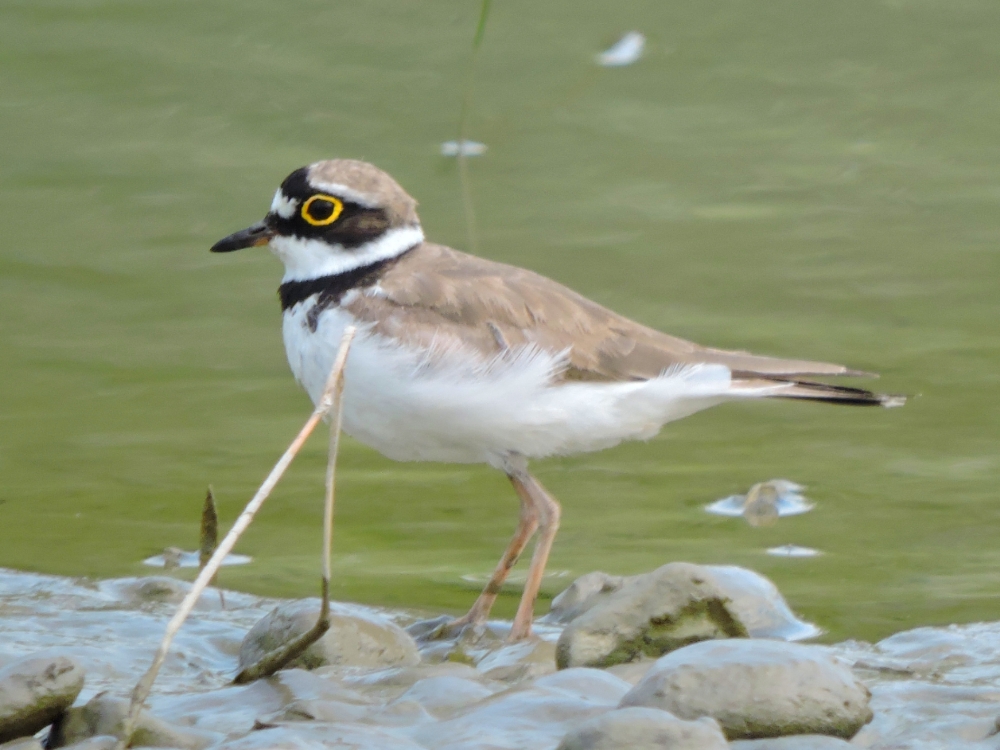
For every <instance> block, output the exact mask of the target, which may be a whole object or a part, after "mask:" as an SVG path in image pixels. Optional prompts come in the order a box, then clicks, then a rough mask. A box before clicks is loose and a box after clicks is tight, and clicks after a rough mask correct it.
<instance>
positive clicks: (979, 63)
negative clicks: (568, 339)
mask: <svg viewBox="0 0 1000 750" xmlns="http://www.w3.org/2000/svg"><path fill="white" fill-rule="evenodd" d="M478 12H479V3H478V2H472V1H469V2H464V3H411V2H402V1H400V0H396V1H390V0H385V1H384V2H369V3H346V2H319V1H312V2H306V1H301V2H283V3H273V2H261V1H260V0H239V2H237V1H236V0H228V1H225V2H223V1H220V2H211V3H206V2H197V1H196V0H188V1H186V2H185V1H181V0H161V1H160V2H156V3H148V2H139V1H138V0H133V1H131V2H126V1H124V0H106V1H98V0H65V1H64V2H50V1H48V0H22V1H21V2H17V1H15V0H7V1H6V2H4V3H3V4H2V5H0V227H2V238H3V241H2V246H0V566H9V567H15V568H22V569H31V570H38V571H44V572H55V573H62V574H80V575H83V574H86V575H97V576H116V575H128V574H135V573H138V572H140V571H143V570H148V568H143V567H142V566H141V565H140V564H139V562H138V561H140V560H141V559H142V558H144V557H146V556H148V555H150V554H153V553H156V552H158V551H160V550H161V549H162V548H163V547H165V546H168V545H178V546H183V547H187V548H189V549H190V548H193V547H194V546H195V545H196V543H197V522H198V513H199V510H200V505H201V499H202V496H203V493H204V489H205V487H206V485H208V484H209V483H212V484H213V485H214V487H215V490H216V493H217V496H218V498H219V500H220V509H221V513H222V515H223V517H224V520H225V521H227V522H228V521H230V520H231V519H232V518H233V517H235V514H236V513H237V511H238V509H239V508H240V507H242V504H243V503H244V502H245V501H246V500H247V499H248V498H249V497H250V495H251V494H252V493H253V491H254V490H255V489H256V486H257V484H258V483H259V482H260V480H261V479H262V478H263V476H264V475H265V474H266V473H267V471H268V470H269V469H270V466H271V465H272V464H273V462H274V461H275V460H276V458H277V457H278V455H279V454H280V453H281V451H282V450H283V449H284V447H285V446H286V444H287V442H288V441H289V439H290V438H291V437H292V436H293V435H294V433H295V432H296V431H297V430H298V428H299V426H300V425H301V423H302V422H303V421H304V419H305V417H306V415H307V413H308V411H309V404H308V401H307V399H306V397H305V396H304V394H303V393H301V392H300V391H299V390H298V389H297V387H296V386H295V384H294V382H293V380H292V377H291V375H290V374H289V372H288V369H287V365H286V363H285V361H284V351H283V347H282V344H281V338H280V316H279V308H278V305H277V301H276V298H275V289H276V287H277V283H278V280H279V276H280V266H279V264H278V263H277V261H276V260H275V259H274V258H273V257H271V256H270V254H269V253H267V252H266V251H262V250H259V251H255V252H254V251H247V252H243V253H238V254H235V255H229V256H221V257H220V256H212V255H210V254H209V253H208V252H207V248H208V247H209V246H210V245H211V244H212V242H214V241H215V240H216V239H218V238H220V237H222V236H223V235H225V234H228V233H229V232H231V231H233V230H235V229H238V228H241V227H243V226H245V225H247V224H249V223H251V222H252V221H255V220H256V219H258V218H260V217H261V216H262V215H263V213H264V211H265V210H266V208H267V206H268V204H269V202H270V196H271V193H272V191H273V190H274V188H275V187H276V185H277V184H278V183H279V182H280V180H281V179H282V178H283V177H284V176H285V175H286V174H287V173H288V172H290V171H291V170H292V169H294V168H296V167H298V166H300V165H302V164H306V163H308V162H311V161H314V160H317V159H320V158H325V157H331V156H345V157H357V158H364V159H368V160H370V161H373V162H375V163H377V164H379V165H380V166H382V167H383V168H385V169H387V170H388V171H390V172H391V173H392V174H393V175H395V176H396V177H397V178H398V179H399V181H400V182H401V183H402V184H403V185H404V186H405V187H406V188H407V189H408V190H409V191H410V192H411V193H413V194H414V195H415V196H416V197H417V198H418V199H419V200H420V202H421V208H420V211H421V216H422V218H423V222H424V226H425V229H426V231H427V234H428V235H429V237H431V238H432V239H434V240H437V241H439V242H443V243H447V244H452V245H454V246H456V247H459V248H464V247H466V244H467V243H466V231H465V225H464V220H463V215H462V210H461V198H460V193H459V190H458V179H457V174H456V167H455V163H454V161H452V160H447V159H445V158H443V157H440V156H438V155H437V149H438V145H439V143H440V142H441V141H444V140H448V139H451V138H453V137H454V136H455V129H456V120H457V116H458V108H459V102H460V94H461V86H462V82H463V81H464V80H465V69H466V65H467V61H468V56H469V49H470V44H471V38H472V34H473V32H474V29H475V24H476V20H477V17H478ZM632 28H636V29H639V30H641V31H643V32H644V33H645V34H646V35H647V36H648V39H649V43H648V48H647V54H646V56H645V57H644V58H643V59H642V60H641V61H640V62H639V63H638V64H636V65H634V66H631V67H627V68H621V69H600V68H598V67H597V66H595V65H594V64H593V55H594V53H596V52H597V51H599V50H600V49H602V48H604V47H606V46H607V45H609V44H610V43H611V42H613V41H614V40H615V39H616V38H617V37H618V35H619V34H621V33H622V32H624V31H628V30H630V29H632ZM998 35H1000V11H998V9H997V6H996V3H995V2H994V0H896V1H894V2H889V1H887V2H873V1H872V0H864V1H863V2H862V1H860V0H846V1H845V2H839V3H826V2H818V1H806V2H803V1H802V0H774V1H773V2H767V3H761V2H749V1H748V0H725V1H724V2H719V1H717V0H697V1H695V0H683V1H678V2H672V3H663V2H654V1H650V2H618V3H596V2H589V3H580V2H571V1H569V0H563V1H561V2H547V3H537V2H528V1H527V0H517V1H515V0H498V2H496V3H494V4H493V10H492V14H491V16H490V19H489V26H488V28H487V31H486V36H485V38H484V41H483V45H482V48H481V57H480V60H479V66H478V69H477V72H476V79H475V81H476V88H475V95H474V98H473V103H472V108H471V114H470V119H469V127H468V135H469V137H470V138H474V139H476V140H480V141H483V142H485V143H486V144H488V146H489V151H488V152H487V154H486V155H485V156H484V157H482V158H480V159H476V160H474V161H472V162H471V163H470V171H471V177H472V192H473V197H474V200H475V205H476V210H477V216H478V223H479V235H480V236H479V244H480V252H481V253H482V254H484V255H487V256H489V257H491V258H496V259H500V260H504V261H508V262H512V263H517V264H521V265H525V266H529V267H531V268H533V269H535V270H537V271H540V272H542V273H544V274H547V275H549V276H552V277H554V278H556V279H558V280H560V281H562V282H564V283H567V284H569V285H570V286H572V287H574V288H576V289H578V290H579V291H581V292H583V293H585V294H587V295H589V296H591V297H593V298H594V299H597V300H599V301H600V302H602V303H604V304H607V305H609V306H611V307H614V308H616V309H617V310H620V311H621V312H623V313H625V314H627V315H629V316H631V317H633V318H635V319H637V320H640V321H642V322H644V323H647V324H649V325H652V326H655V327H658V328H661V329H664V330H666V331H669V332H672V333H675V334H678V335H682V336H685V337H688V338H691V339H694V340H696V341H700V342H703V343H707V344H713V345H716V346H722V347H732V348H746V349H750V350H752V351H758V352H761V353H769V354H775V355H784V356H797V357H813V358H821V359H826V360H832V361H838V362H844V363H848V364H850V365H852V366H854V367H857V368H861V369H865V370H877V371H879V372H881V373H882V380H881V381H879V383H878V387H879V388H880V389H882V390H886V391H890V392H905V393H910V394H917V395H918V397H917V398H915V399H913V400H912V401H911V403H910V404H909V405H907V407H906V408H905V409H897V410H892V411H885V410H876V409H871V410H864V409H848V408H834V407H828V406H815V405H803V404H793V403H758V404H746V405H740V406H724V407H719V408H717V409H714V410H711V411H709V412H705V413H702V414H699V415H697V416H695V417H692V418H690V419H688V420H685V421H682V422H679V423H675V424H672V425H668V427H667V428H666V429H665V430H664V432H663V434H662V435H661V436H660V437H658V438H657V439H655V440H653V441H651V442H649V443H638V444H630V445H626V446H621V447H619V448H616V449H614V450H610V451H607V452H604V453H601V454H595V455H590V456H582V457H574V458H569V459H561V460H550V461H545V462H539V463H538V464H536V467H535V468H536V470H537V474H538V476H539V477H540V479H541V480H542V481H543V482H544V483H545V484H546V485H547V486H548V487H549V488H550V489H551V490H552V492H553V494H555V496H557V497H558V498H560V499H561V500H562V502H563V504H564V508H565V511H564V517H563V527H562V531H561V533H560V536H559V538H558V539H557V541H556V546H555V550H554V552H553V556H552V560H551V565H550V568H551V570H553V571H557V572H558V571H566V573H565V577H563V578H553V579H551V580H550V581H548V582H547V583H546V590H547V592H548V593H549V594H552V593H554V592H557V591H558V590H559V589H560V588H561V587H562V586H563V585H565V582H566V581H567V580H568V578H569V576H572V575H575V574H578V573H583V572H586V571H589V570H594V569H603V570H607V571H610V572H615V573H630V572H637V571H642V570H647V569H650V568H652V567H655V566H658V565H660V564H662V563H664V562H667V561H671V560H690V561H695V562H711V563H734V564H739V565H746V566H749V567H752V568H754V569H756V570H758V571H760V572H762V573H764V574H766V575H768V576H770V577H771V578H772V579H773V580H774V581H776V582H777V583H778V585H779V586H780V587H781V589H782V590H783V591H784V592H785V594H786V595H787V597H788V598H789V600H790V601H791V603H792V605H793V606H794V607H795V608H796V609H797V610H798V611H799V612H801V613H802V614H803V615H805V616H806V617H808V618H811V619H813V620H815V621H816V622H818V623H819V624H820V625H821V626H822V627H824V628H826V629H827V630H828V631H829V637H830V638H842V637H847V636H851V637H858V638H869V639H870V638H876V637H879V636H882V635H885V634H888V633H890V632H893V631H896V630H899V629H902V628H905V627H910V626H915V625H918V624H923V623H943V622H964V621H971V620H977V619H997V618H998V617H1000V575H998V574H1000V546H998V544H997V542H996V539H997V529H998V528H1000V503H998V498H997V494H998V488H1000V459H998V447H1000V434H998V427H997V413H996V412H997V385H998V380H1000V345H998V338H997V320H998V317H1000V316H998V313H1000V292H998V290H997V280H998V278H1000V273H998V272H1000V257H998V247H1000V207H998V203H1000V78H998V77H997V70H998V69H1000V47H998V45H997V44H996V39H997V37H998ZM324 452H325V446H324V443H323V440H322V439H321V438H319V439H315V440H314V441H313V442H312V443H310V445H309V446H308V448H307V450H306V451H305V453H304V454H303V455H302V457H301V458H300V460H299V461H298V462H297V463H296V464H295V465H294V466H293V468H292V470H291V471H290V473H289V475H288V476H287V477H286V479H285V480H284V482H283V483H282V484H281V485H280V486H279V488H278V490H277V491H276V492H275V494H274V496H273V497H272V499H271V501H270V503H269V504H268V505H267V506H266V507H265V509H264V511H263V512H262V513H261V515H260V517H259V519H258V521H257V522H256V524H255V526H254V527H253V528H252V530H251V531H250V532H249V533H248V534H247V536H246V538H245V540H244V541H242V542H241V543H240V545H239V547H238V551H240V552H244V553H247V554H251V555H253V556H254V557H255V558H256V562H255V563H254V564H253V565H250V566H246V567H243V568H229V569H226V570H225V571H223V573H222V576H221V581H222V583H223V585H226V586H229V587H235V588H241V589H246V590H251V591H256V592H261V593H267V594H281V595H304V594H313V593H315V592H316V591H317V589H318V556H319V548H320V539H319V528H318V524H319V520H320V517H321V508H320V502H321V496H322V475H323V469H324ZM772 477H787V478H789V479H793V480H795V481H798V482H800V483H802V484H805V485H808V487H809V491H808V493H807V494H808V495H809V497H810V498H812V499H814V500H815V501H816V502H817V509H816V510H815V511H814V512H812V513H810V514H807V515H804V516H799V517H795V518H789V519H783V520H782V521H781V522H780V523H779V524H778V525H777V526H776V527H773V528H769V529H755V528H751V527H749V526H747V525H746V524H744V523H743V522H742V521H741V520H739V519H725V518H719V517H715V516H710V515H708V514H706V513H705V512H704V511H703V510H702V506H703V505H704V504H705V503H707V502H710V501H712V500H715V499H717V498H719V497H722V496H725V495H728V494H731V493H733V492H741V491H745V489H746V488H747V487H748V486H749V485H751V484H752V483H754V482H757V481H760V480H764V479H768V478H772ZM339 481H340V483H339V489H338V491H339V499H338V508H337V529H336V542H335V544H336V553H337V558H336V563H335V579H336V580H335V582H334V593H335V595H336V596H338V597H342V598H350V599H355V600H359V601H364V602H375V603H381V604H390V605H420V606H423V607H426V608H428V609H432V610H434V609H438V610H448V611H454V612H459V611H461V610H462V609H463V608H465V607H467V606H468V605H469V604H470V603H471V601H472V599H473V598H474V596H475V590H474V589H475V586H474V584H472V583H469V582H467V581H464V580H463V579H462V576H463V575H470V574H471V575H479V574H484V573H486V572H487V571H489V570H491V569H492V566H493V564H494V563H495V561H496V558H497V557H498V556H499V554H500V552H501V550H502V548H503V546H504V544H505V543H506V540H507V538H508V537H509V534H510V532H511V531H512V530H513V526H514V519H515V514H516V502H515V499H514V495H513V492H512V491H511V489H510V488H509V486H508V485H507V483H506V480H505V479H504V478H503V477H502V476H500V475H498V474H497V473H495V472H493V471H492V470H490V469H488V468H483V467H469V466H450V465H433V464H396V463H392V462H390V461H388V460H386V459H384V458H382V457H381V456H379V455H377V454H376V453H374V452H373V451H371V450H369V449H367V448H365V447H363V446H361V445H359V444H357V443H354V442H352V441H347V442H346V444H345V445H344V446H343V450H342V460H341V465H340V480H339ZM787 543H794V544H798V545H804V546H809V547H816V548H818V549H821V550H823V551H824V552H825V554H824V555H823V556H822V557H819V558H815V559H799V560H789V559H780V558H773V557H768V556H766V555H764V554H763V550H764V549H765V548H767V547H771V546H776V545H780V544H787ZM516 597H517V592H516V591H511V592H509V595H508V596H505V597H502V598H501V600H500V602H499V603H498V607H497V610H496V611H497V612H498V613H499V614H510V613H512V611H513V609H514V607H515V605H516ZM546 606H547V604H546V602H545V601H541V602H540V603H539V611H543V610H544V609H545V608H546Z"/></svg>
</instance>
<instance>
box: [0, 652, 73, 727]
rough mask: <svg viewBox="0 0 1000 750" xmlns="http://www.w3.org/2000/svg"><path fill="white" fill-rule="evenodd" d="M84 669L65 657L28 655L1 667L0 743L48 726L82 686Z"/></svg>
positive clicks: (70, 702)
mask: <svg viewBox="0 0 1000 750" xmlns="http://www.w3.org/2000/svg"><path fill="white" fill-rule="evenodd" d="M83 681H84V670H83V667H82V666H80V664H79V663H77V662H76V661H74V660H73V659H69V658H67V657H65V656H53V657H45V656H38V657H28V658H25V659H19V660H17V661H14V662H12V663H9V664H7V665H6V666H5V667H4V668H3V669H0V743H2V742H8V741H10V740H15V739H17V738H19V737H30V736H31V735H33V734H34V733H35V732H37V731H38V730H40V729H43V728H45V727H47V726H48V725H49V724H51V723H52V722H53V721H55V719H56V717H58V716H59V715H60V714H61V713H62V712H63V711H65V710H66V709H67V708H69V707H70V706H71V705H73V701H75V700H76V697H77V696H78V695H79V694H80V691H81V690H82V689H83Z"/></svg>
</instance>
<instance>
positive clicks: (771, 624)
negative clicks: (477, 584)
mask: <svg viewBox="0 0 1000 750" xmlns="http://www.w3.org/2000/svg"><path fill="white" fill-rule="evenodd" d="M697 567H699V568H700V572H701V575H702V576H703V577H704V578H705V580H706V581H707V582H709V584H714V585H715V586H716V587H718V589H719V592H720V593H721V594H722V595H723V596H725V597H728V598H729V605H728V606H729V609H730V610H731V611H732V612H733V614H734V616H735V618H736V619H737V620H739V621H740V623H741V624H742V625H743V626H744V627H745V628H746V629H747V632H748V633H749V634H750V637H751V638H780V639H782V640H786V641H794V640H801V639H803V638H812V637H814V636H816V635H819V633H820V630H819V628H817V627H816V626H815V625H813V624H811V623H808V622H804V621H802V620H800V619H799V618H797V617H796V616H795V614H794V613H793V612H792V610H791V608H790V607H789V606H788V603H787V602H786V601H785V599H784V597H782V596H781V593H780V592H779V591H778V587H777V586H775V585H774V584H773V583H772V582H771V581H769V580H768V579H767V578H765V577H764V576H762V575H760V574H759V573H756V572H754V571H752V570H748V569H746V568H740V567H738V566H735V565H704V566H697ZM644 575H651V574H644ZM641 577H642V576H628V577H625V576H612V575H608V574H607V573H602V572H594V573H587V574H586V575H582V576H580V577H579V578H577V579H576V580H575V581H573V583H571V584H570V586H569V588H567V589H566V590H565V591H563V592H562V593H561V594H559V595H558V596H557V597H556V598H555V599H553V600H552V608H551V610H550V611H549V613H548V614H547V615H546V616H545V617H544V618H543V620H544V621H547V622H553V623H568V622H571V621H572V620H574V619H576V618H577V617H579V616H580V615H582V614H583V613H584V612H586V611H587V610H589V609H591V608H592V607H593V606H594V605H596V604H597V603H598V602H599V601H601V600H602V599H606V598H607V595H609V594H613V593H614V592H616V591H619V590H620V589H622V588H623V587H625V586H626V585H628V584H631V583H632V582H633V581H635V580H636V579H637V578H641ZM600 594H604V595H605V596H604V597H600V596H599V595H600ZM659 655H660V654H657V656H659Z"/></svg>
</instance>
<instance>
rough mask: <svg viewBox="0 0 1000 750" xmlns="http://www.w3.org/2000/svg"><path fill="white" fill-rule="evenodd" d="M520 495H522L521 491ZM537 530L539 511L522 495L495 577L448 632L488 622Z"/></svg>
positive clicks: (450, 624) (491, 577)
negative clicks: (498, 597)
mask: <svg viewBox="0 0 1000 750" xmlns="http://www.w3.org/2000/svg"><path fill="white" fill-rule="evenodd" d="M513 481H514V478H513V477H511V482H513ZM514 486H515V488H516V487H517V485H516V484H515V485H514ZM518 494H519V495H520V494H521V493H520V491H519V492H518ZM537 528H538V511H537V510H536V509H535V507H534V505H532V504H531V502H530V501H529V500H528V499H526V498H525V496H524V495H521V515H520V517H519V518H518V521H517V530H516V531H515V532H514V536H513V538H511V540H510V544H508V545H507V549H506V551H505V552H504V553H503V557H501V558H500V562H498V563H497V567H496V569H495V570H494V571H493V575H492V576H490V580H489V582H488V583H487V584H486V587H485V588H484V589H483V593H481V594H480V595H479V598H478V599H476V603H475V604H473V605H472V609H470V610H469V612H468V614H466V615H465V616H464V617H460V618H459V619H457V620H455V621H453V622H451V623H449V624H448V626H447V628H448V630H454V629H456V628H460V627H464V626H465V625H482V624H483V623H484V622H486V619H487V618H488V617H489V616H490V609H492V608H493V602H495V601H496V598H497V595H498V594H499V593H500V588H501V587H502V586H503V582H504V581H505V580H507V575H508V574H509V573H510V569H511V568H513V567H514V565H515V564H516V563H517V559H518V558H519V557H520V556H521V553H522V552H523V551H524V548H525V547H526V546H527V544H528V540H529V539H531V536H532V535H533V534H534V533H535V530H536V529H537Z"/></svg>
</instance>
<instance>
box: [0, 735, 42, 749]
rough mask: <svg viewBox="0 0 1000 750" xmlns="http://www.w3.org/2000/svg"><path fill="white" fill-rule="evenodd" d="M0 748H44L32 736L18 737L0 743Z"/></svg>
mask: <svg viewBox="0 0 1000 750" xmlns="http://www.w3.org/2000/svg"><path fill="white" fill-rule="evenodd" d="M0 750H44V749H43V747H42V743H41V742H39V741H38V740H36V739H35V738H34V737H20V738H18V739H16V740H11V741H10V742H4V743H3V744H0Z"/></svg>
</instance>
